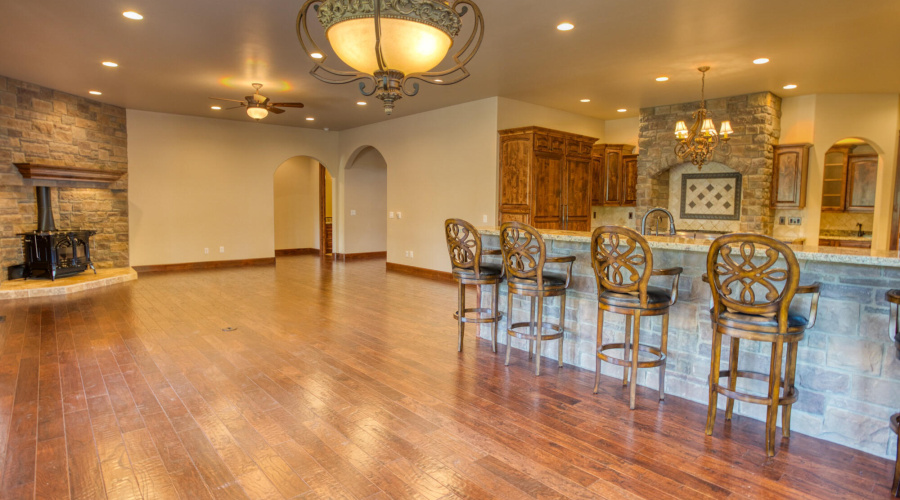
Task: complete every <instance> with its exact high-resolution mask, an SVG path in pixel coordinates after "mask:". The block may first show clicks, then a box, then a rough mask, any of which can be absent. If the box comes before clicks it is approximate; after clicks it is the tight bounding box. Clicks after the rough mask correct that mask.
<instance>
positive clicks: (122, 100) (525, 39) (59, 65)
mask: <svg viewBox="0 0 900 500" xmlns="http://www.w3.org/2000/svg"><path fill="white" fill-rule="evenodd" d="M476 2H477V3H478V5H479V6H480V7H481V10H482V12H483V13H484V18H485V36H484V43H483V44H482V47H481V50H480V51H479V53H478V54H477V55H476V56H475V59H474V60H473V61H472V63H471V64H470V66H469V69H470V71H471V73H472V76H471V77H469V78H468V79H467V80H465V81H463V82H462V83H459V84H457V85H452V86H446V87H440V86H433V85H427V84H425V85H423V88H422V89H421V91H420V92H419V95H418V96H415V97H407V98H404V99H402V100H401V101H400V102H399V103H398V104H397V107H396V109H395V111H394V115H393V117H402V116H406V115H410V114H413V113H418V112H422V111H427V110H431V109H436V108H440V107H444V106H448V105H452V104H457V103H462V102H467V101H473V100H476V99H482V98H486V97H491V96H498V95H499V96H503V97H509V98H512V99H518V100H522V101H526V102H530V103H534V104H540V105H544V106H549V107H553V108H558V109H563V110H567V111H572V112H576V113H581V114H584V115H588V116H593V117H596V118H601V119H616V118H623V117H628V116H637V114H638V110H639V108H641V107H647V106H655V105H663V104H671V103H679V102H687V101H695V100H697V99H698V98H699V87H700V79H699V73H698V72H697V71H696V67H697V66H701V65H709V66H711V67H712V70H711V71H710V73H709V75H708V78H707V96H708V97H722V96H728V95H738V94H744V93H749V92H756V91H763V90H771V91H774V92H776V93H777V94H779V95H781V96H790V95H802V94H817V93H900V28H898V26H900V1H898V0H856V1H852V2H850V1H847V0H779V1H774V0H726V1H697V0H553V1H546V0H542V1H539V0H515V1H512V0H480V1H479V0H476ZM301 4H302V1H300V0H293V1H288V0H253V1H248V0H83V1H72V0H27V1H25V0H3V1H2V10H0V12H2V16H0V75H4V76H9V77H12V78H16V79H21V80H25V81H29V82H34V83H37V84H40V85H43V86H47V87H51V88H55V89H59V90H62V91H65V92H70V93H72V94H77V95H82V96H87V97H89V96H88V93H87V92H88V90H91V89H97V90H101V91H102V92H103V95H102V96H100V97H99V98H96V99H97V100H99V101H102V102H107V103H110V104H115V105H119V106H124V107H127V108H131V109H141V110H148V111H159V112H165V113H180V114H187V115H196V116H206V117H223V118H229V119H236V120H249V118H248V117H247V116H246V114H245V113H244V112H243V110H231V111H227V112H225V111H212V110H210V108H209V106H210V105H211V104H213V103H212V102H211V101H210V100H209V99H208V97H209V96H218V97H228V98H235V99H241V98H242V97H243V96H245V95H248V94H250V93H251V92H252V89H251V87H250V83H252V82H261V83H263V84H265V87H264V88H263V91H262V93H263V94H264V95H267V96H269V97H270V98H272V99H273V100H275V101H282V102H283V101H301V102H303V103H305V104H306V108H304V109H289V110H288V111H287V112H286V113H284V114H281V115H278V116H275V115H269V117H268V118H266V119H265V122H266V123H271V124H279V125H292V126H300V127H311V128H312V127H314V128H326V127H327V128H330V129H331V130H342V129H346V128H351V127H355V126H359V125H364V124H369V123H374V122H377V121H381V120H385V119H390V118H386V117H385V116H384V114H383V111H382V109H381V106H380V101H377V100H376V99H375V98H374V97H369V98H364V100H367V101H368V102H369V105H368V106H364V107H363V106H358V105H356V102H357V101H359V100H361V99H363V98H362V97H361V96H360V94H359V90H358V86H357V84H347V85H329V84H326V83H323V82H320V81H319V80H316V79H315V78H313V77H312V76H310V75H309V70H310V69H311V68H312V63H311V62H310V60H309V59H308V58H307V56H306V55H305V54H304V53H303V51H302V49H301V48H300V44H299V42H298V41H297V38H296V33H295V26H294V23H295V21H296V16H297V12H298V10H299V8H300V5H301ZM126 10H135V11H138V12H140V13H142V14H143V15H144V16H145V17H144V20H143V21H131V20H128V19H126V18H124V17H123V16H122V12H123V11H126ZM467 17H469V16H467ZM464 19H465V18H464ZM562 21H570V22H572V23H574V24H575V29H574V30H572V31H570V32H560V31H557V30H556V29H555V27H556V25H557V24H558V23H560V22H562ZM757 57H768V58H770V59H771V62H770V63H769V64H765V65H760V66H757V65H754V64H752V62H751V61H752V60H753V59H755V58H757ZM104 60H113V61H116V62H118V63H119V64H120V66H119V67H118V68H116V69H109V68H105V67H103V66H101V65H100V62H101V61H104ZM659 75H666V76H669V77H670V81H668V82H665V83H658V82H656V81H655V80H654V79H655V77H656V76H659ZM787 83H794V84H797V85H798V86H799V87H798V88H797V89H796V90H791V91H788V90H782V87H783V86H784V85H785V84H787ZM581 98H590V99H591V102H590V103H588V104H582V103H580V102H579V99H581ZM618 108H627V109H628V112H626V113H617V112H616V109H618ZM307 116H313V117H315V119H316V120H315V121H314V122H308V121H306V120H305V118H306V117H307Z"/></svg>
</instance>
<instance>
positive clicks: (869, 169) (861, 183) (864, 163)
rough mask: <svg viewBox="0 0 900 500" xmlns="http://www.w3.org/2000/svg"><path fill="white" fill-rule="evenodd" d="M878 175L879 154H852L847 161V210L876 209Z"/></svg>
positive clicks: (865, 210)
mask: <svg viewBox="0 0 900 500" xmlns="http://www.w3.org/2000/svg"><path fill="white" fill-rule="evenodd" d="M877 176H878V156H876V155H858V156H857V155H851V156H850V158H849V160H848V162H847V211H848V212H873V211H874V210H875V181H876V178H877Z"/></svg>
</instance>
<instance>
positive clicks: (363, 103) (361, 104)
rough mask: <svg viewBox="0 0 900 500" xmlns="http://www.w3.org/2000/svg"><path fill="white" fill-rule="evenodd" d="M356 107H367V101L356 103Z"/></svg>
mask: <svg viewBox="0 0 900 500" xmlns="http://www.w3.org/2000/svg"><path fill="white" fill-rule="evenodd" d="M356 105H357V106H365V105H366V101H356Z"/></svg>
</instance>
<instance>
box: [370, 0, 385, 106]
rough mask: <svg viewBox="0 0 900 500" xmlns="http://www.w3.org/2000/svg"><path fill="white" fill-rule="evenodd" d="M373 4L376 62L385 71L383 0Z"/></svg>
mask: <svg viewBox="0 0 900 500" xmlns="http://www.w3.org/2000/svg"><path fill="white" fill-rule="evenodd" d="M372 3H373V4H374V5H375V14H374V15H373V16H372V18H373V19H374V20H375V60H376V61H377V62H378V69H379V70H381V71H385V70H386V69H387V64H385V62H384V53H383V52H382V51H381V0H372ZM370 95H371V94H370Z"/></svg>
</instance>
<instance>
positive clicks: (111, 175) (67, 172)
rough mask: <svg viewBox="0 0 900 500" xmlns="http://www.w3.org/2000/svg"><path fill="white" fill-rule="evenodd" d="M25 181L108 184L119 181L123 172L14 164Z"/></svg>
mask: <svg viewBox="0 0 900 500" xmlns="http://www.w3.org/2000/svg"><path fill="white" fill-rule="evenodd" d="M14 165H15V166H16V168H17V169H19V173H20V174H22V177H23V178H25V179H35V180H47V181H76V182H100V183H104V184H109V183H112V182H115V181H117V180H119V178H120V177H122V175H123V174H124V173H125V172H114V171H109V170H100V169H96V168H76V167H59V166H54V165H38V164H35V163H15V164H14Z"/></svg>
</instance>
